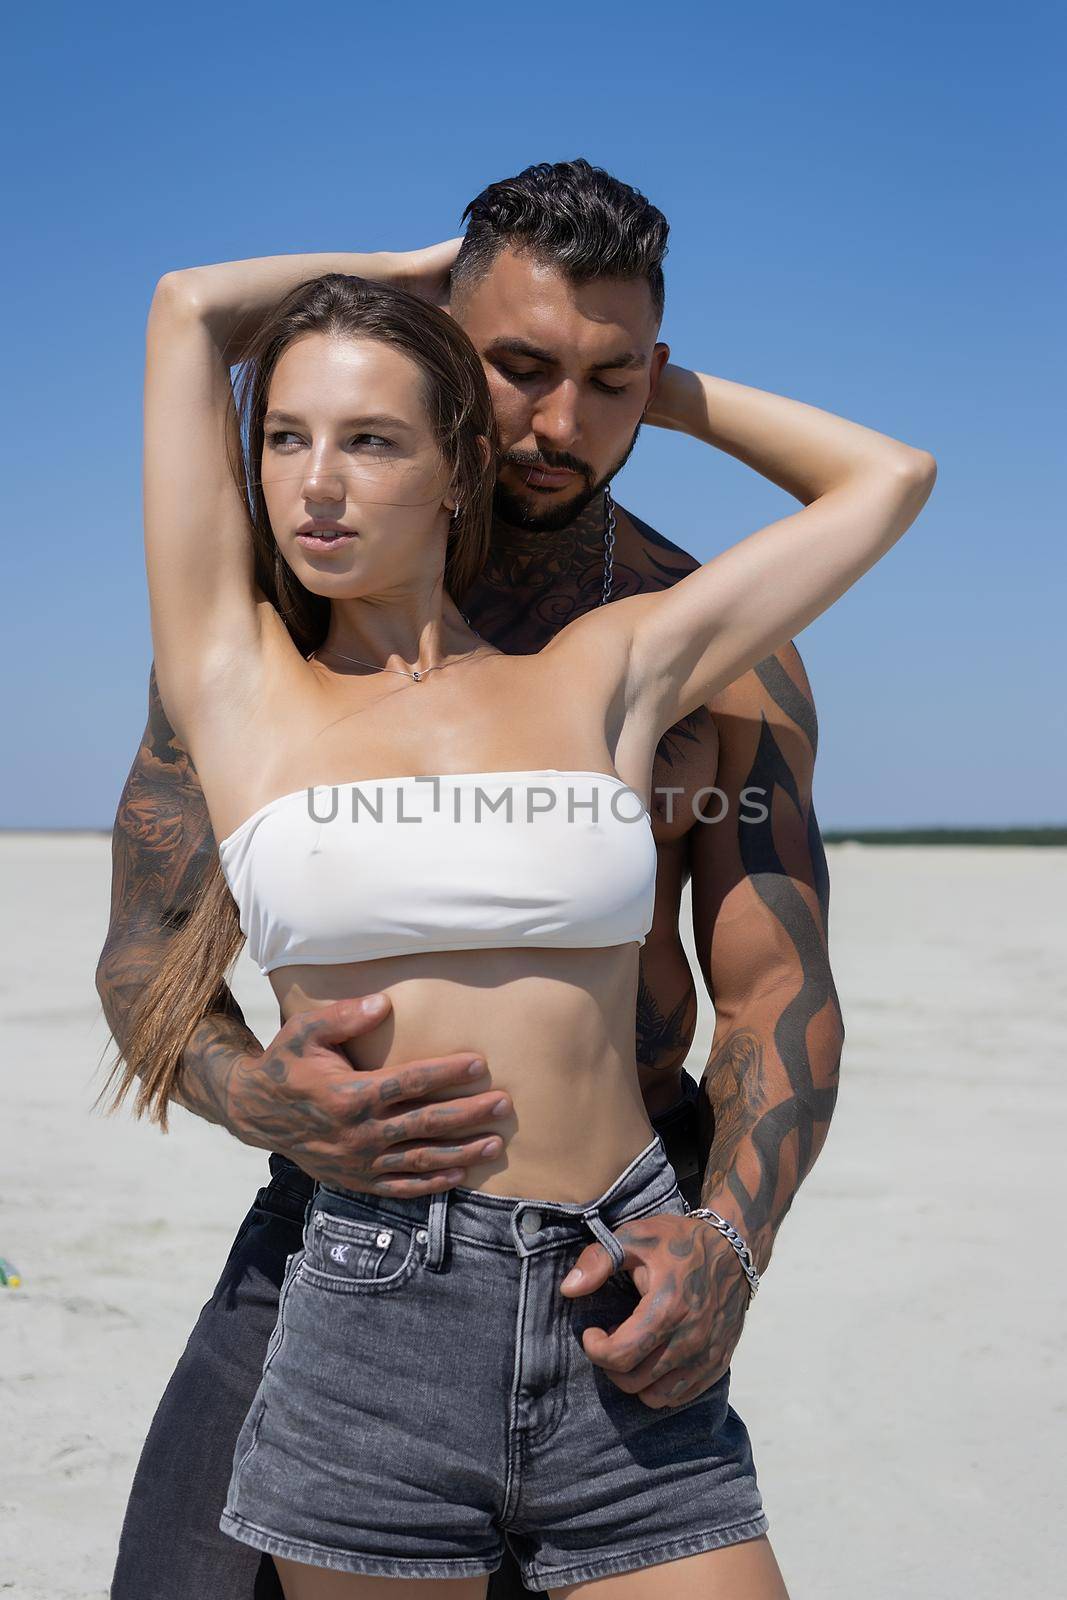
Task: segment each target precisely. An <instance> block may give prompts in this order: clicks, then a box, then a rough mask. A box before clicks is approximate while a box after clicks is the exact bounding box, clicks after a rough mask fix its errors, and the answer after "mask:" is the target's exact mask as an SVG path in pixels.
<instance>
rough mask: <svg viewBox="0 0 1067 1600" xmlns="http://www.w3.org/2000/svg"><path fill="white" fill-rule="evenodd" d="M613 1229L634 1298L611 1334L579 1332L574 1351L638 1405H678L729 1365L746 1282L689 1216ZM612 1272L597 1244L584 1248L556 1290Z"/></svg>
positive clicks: (586, 1288) (600, 1281) (585, 1288)
mask: <svg viewBox="0 0 1067 1600" xmlns="http://www.w3.org/2000/svg"><path fill="white" fill-rule="evenodd" d="M613 1232H614V1234H615V1237H616V1239H617V1240H618V1241H619V1243H620V1244H621V1245H622V1246H623V1249H624V1250H625V1252H626V1254H625V1257H624V1260H623V1268H624V1269H625V1270H626V1271H627V1272H629V1273H630V1275H631V1277H632V1278H633V1281H634V1285H635V1287H636V1288H637V1290H638V1292H639V1294H640V1295H641V1300H640V1302H639V1304H638V1305H637V1306H636V1307H635V1308H634V1311H633V1313H632V1314H631V1315H630V1316H629V1317H627V1319H626V1321H625V1322H622V1323H620V1324H619V1326H618V1327H617V1328H616V1329H614V1331H610V1332H609V1331H606V1330H605V1329H603V1328H586V1330H585V1332H584V1333H583V1335H582V1345H583V1348H584V1350H585V1353H586V1355H587V1356H588V1357H589V1359H590V1361H592V1362H593V1363H594V1365H595V1366H598V1367H602V1368H603V1369H604V1371H605V1372H606V1373H607V1374H608V1376H609V1377H610V1378H611V1380H612V1382H613V1383H615V1384H617V1385H618V1387H619V1388H620V1389H623V1390H625V1391H626V1393H627V1394H634V1395H637V1396H638V1398H639V1399H641V1400H643V1401H644V1402H645V1404H646V1405H649V1406H652V1407H659V1406H677V1405H682V1404H684V1402H685V1401H687V1400H693V1399H695V1398H696V1396H697V1395H698V1394H701V1393H703V1391H704V1390H705V1389H710V1387H711V1385H712V1384H713V1383H717V1382H718V1380H719V1379H720V1378H721V1377H722V1376H723V1374H724V1373H725V1372H726V1370H727V1368H728V1367H729V1365H730V1360H731V1357H732V1356H733V1353H734V1349H735V1347H736V1345H737V1342H738V1340H739V1339H740V1337H741V1329H742V1326H743V1324H744V1319H745V1312H746V1310H747V1309H748V1299H749V1294H748V1279H747V1278H746V1277H745V1274H744V1272H743V1271H742V1270H741V1264H740V1262H739V1261H738V1259H737V1256H736V1255H735V1254H734V1252H733V1250H732V1249H731V1247H730V1245H728V1244H727V1242H726V1240H725V1239H724V1238H723V1237H722V1235H721V1234H720V1233H718V1232H717V1231H716V1230H715V1229H714V1228H709V1227H708V1225H707V1223H706V1222H702V1221H700V1219H699V1218H691V1217H679V1216H673V1215H666V1214H664V1213H659V1214H657V1215H655V1216H651V1217H643V1218H641V1220H640V1221H635V1222H624V1223H622V1224H621V1225H620V1226H619V1227H618V1228H616V1229H614V1230H613ZM614 1270H615V1268H614V1264H613V1262H612V1259H611V1257H610V1255H609V1254H608V1252H607V1251H606V1250H605V1249H604V1246H603V1245H602V1244H596V1243H594V1244H590V1245H589V1246H588V1247H587V1248H586V1249H585V1250H583V1251H582V1253H581V1255H580V1256H579V1257H578V1260H577V1261H576V1262H575V1264H574V1267H573V1269H572V1270H571V1272H569V1273H568V1274H567V1276H566V1277H565V1278H564V1280H563V1282H562V1284H561V1285H560V1288H561V1291H562V1292H563V1293H564V1294H566V1295H568V1296H570V1297H572V1298H574V1297H577V1296H579V1295H584V1294H591V1293H592V1292H593V1291H594V1290H596V1289H600V1288H602V1287H603V1285H604V1284H605V1283H607V1281H608V1279H609V1278H610V1277H611V1275H612V1273H613V1272H614Z"/></svg>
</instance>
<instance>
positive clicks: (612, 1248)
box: [582, 1206, 626, 1272]
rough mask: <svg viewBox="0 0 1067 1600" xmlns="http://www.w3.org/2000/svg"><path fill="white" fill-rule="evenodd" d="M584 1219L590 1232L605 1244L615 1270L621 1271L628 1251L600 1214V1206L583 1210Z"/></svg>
mask: <svg viewBox="0 0 1067 1600" xmlns="http://www.w3.org/2000/svg"><path fill="white" fill-rule="evenodd" d="M582 1221H583V1222H584V1223H585V1224H586V1225H587V1227H588V1228H589V1230H590V1232H591V1233H592V1234H593V1235H594V1237H595V1238H596V1239H597V1240H599V1242H600V1243H601V1244H602V1245H603V1246H604V1249H605V1250H606V1251H607V1252H608V1255H609V1256H610V1257H611V1259H612V1261H613V1262H614V1264H615V1271H616V1272H621V1271H622V1264H623V1262H624V1261H625V1259H626V1252H625V1250H624V1249H623V1247H622V1245H621V1244H620V1243H619V1241H618V1239H616V1237H615V1235H614V1234H613V1233H611V1232H609V1230H608V1227H607V1225H606V1224H605V1222H604V1220H603V1218H602V1217H601V1215H600V1210H599V1207H597V1206H591V1207H590V1209H589V1210H588V1211H583V1212H582Z"/></svg>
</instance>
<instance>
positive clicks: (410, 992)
mask: <svg viewBox="0 0 1067 1600" xmlns="http://www.w3.org/2000/svg"><path fill="white" fill-rule="evenodd" d="M638 960H639V946H638V945H637V944H635V943H630V944H625V945H615V946H612V947H610V948H605V949H599V950H597V949H593V950H590V949H508V950H460V951H448V952H440V953H435V952H430V953H428V954H426V955H416V956H412V955H403V956H386V957H383V958H382V959H380V960H377V961H363V962H354V963H346V964H342V965H338V966H328V967H324V966H293V967H280V968H277V969H276V970H275V971H274V972H272V973H271V974H270V982H271V984H272V986H273V988H274V991H275V993H276V995H277V996H278V1001H279V1004H280V1006H281V1009H282V1015H283V1017H284V1018H285V1019H286V1020H287V1019H288V1018H289V1017H290V1016H293V1015H295V1014H296V1013H297V1012H301V1011H308V1010H314V1008H315V1007H316V1006H317V1005H324V1004H326V1003H328V1002H330V1001H333V1000H340V999H347V998H359V997H360V996H361V995H365V994H375V993H379V992H381V993H384V994H387V995H388V996H389V999H390V1002H391V1006H390V1009H389V1011H388V1012H387V1013H386V1016H385V1020H384V1021H383V1022H382V1024H381V1026H380V1027H378V1028H375V1029H374V1030H373V1031H372V1032H370V1033H367V1034H363V1035H361V1036H360V1037H359V1038H358V1039H354V1040H352V1041H351V1043H350V1044H348V1045H347V1046H346V1047H345V1048H346V1053H347V1054H348V1056H349V1059H350V1060H351V1061H352V1064H353V1066H355V1067H357V1068H363V1069H371V1068H377V1067H384V1066H399V1065H401V1064H403V1063H407V1062H411V1061H418V1060H420V1059H424V1058H431V1057H437V1056H443V1055H452V1054H453V1053H455V1052H458V1051H468V1050H469V1051H471V1052H472V1053H477V1054H478V1055H479V1056H480V1057H482V1058H483V1059H484V1060H485V1062H486V1065H487V1067H488V1086H489V1087H491V1088H494V1089H503V1090H506V1091H507V1093H508V1094H509V1095H510V1096H511V1099H512V1104H513V1106H514V1113H513V1115H511V1116H509V1117H505V1118H503V1119H500V1120H490V1121H487V1122H486V1123H485V1125H484V1130H483V1129H478V1130H474V1131H475V1132H481V1131H484V1132H485V1133H497V1134H499V1135H500V1136H501V1137H502V1138H503V1140H504V1150H503V1153H502V1155H500V1156H499V1157H497V1159H496V1160H494V1161H484V1162H480V1163H478V1164H477V1165H475V1166H471V1167H469V1168H468V1169H467V1175H466V1177H465V1178H464V1180H463V1185H462V1186H463V1187H465V1188H470V1189H478V1190H481V1191H483V1192H484V1193H487V1194H501V1195H518V1196H521V1197H522V1198H531V1199H533V1198H537V1199H542V1200H556V1201H560V1202H565V1203H571V1204H584V1203H587V1202H589V1201H592V1200H595V1199H597V1197H598V1196H599V1195H601V1194H603V1192H604V1190H605V1189H607V1188H608V1187H609V1185H610V1184H611V1183H612V1182H613V1181H614V1180H615V1178H616V1177H618V1175H619V1173H620V1172H622V1171H623V1170H624V1168H625V1167H627V1166H628V1165H629V1163H630V1162H631V1161H632V1160H633V1158H634V1156H636V1155H638V1154H639V1153H640V1151H641V1150H643V1149H644V1147H645V1146H646V1145H647V1144H648V1142H649V1140H650V1139H651V1138H652V1126H651V1124H650V1122H649V1120H648V1116H647V1113H646V1111H645V1106H644V1101H643V1099H642V1096H641V1090H640V1087H639V1084H638V1076H637V1065H636V1060H635V1055H634V1044H635V1033H636V1006H637V977H638ZM485 1089H486V1082H485V1080H482V1081H480V1082H479V1083H477V1084H476V1085H474V1086H473V1087H472V1088H471V1089H470V1090H469V1091H464V1090H463V1089H456V1090H455V1091H450V1095H454V1096H455V1097H458V1096H460V1095H462V1094H464V1093H465V1092H468V1093H470V1094H481V1093H484V1092H485ZM464 1137H466V1135H465V1136H464Z"/></svg>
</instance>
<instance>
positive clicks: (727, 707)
mask: <svg viewBox="0 0 1067 1600" xmlns="http://www.w3.org/2000/svg"><path fill="white" fill-rule="evenodd" d="M619 509H620V511H623V512H624V513H625V516H626V518H627V520H628V521H629V522H630V523H632V525H633V529H634V533H635V535H636V537H637V541H638V552H635V554H639V555H640V558H641V559H640V563H639V566H638V570H637V576H638V578H639V579H640V584H639V592H646V591H651V590H655V589H665V588H669V587H670V585H671V584H673V583H678V582H680V580H681V579H682V578H684V577H686V576H687V575H688V574H689V573H690V572H694V571H695V570H696V569H697V567H699V566H702V565H703V563H702V562H701V561H700V559H699V558H698V557H697V556H695V555H693V553H692V552H691V551H689V550H685V549H683V547H682V546H681V545H679V544H675V543H674V541H673V540H671V539H668V538H667V537H666V536H665V535H664V534H662V533H660V531H659V529H658V528H653V527H652V525H651V523H648V522H646V521H645V520H644V518H643V517H639V516H636V515H635V514H634V512H632V511H629V510H627V509H626V507H624V506H620V507H619ZM706 709H707V710H708V711H710V712H711V714H712V716H713V717H715V719H716V721H718V722H719V731H720V736H721V735H722V733H723V730H724V729H726V730H727V731H729V732H732V733H734V734H735V735H736V734H737V733H738V732H739V731H740V730H741V729H742V728H743V727H744V725H745V724H746V723H747V724H753V723H754V724H757V725H763V724H766V723H772V724H780V723H782V722H787V723H792V724H794V725H795V726H797V727H798V728H800V729H801V730H802V731H803V733H804V734H805V736H806V737H807V738H808V740H809V742H810V744H811V747H812V750H813V752H814V748H815V745H816V743H817V739H818V730H817V722H816V716H815V700H814V696H813V694H812V690H811V684H810V682H809V681H808V675H807V672H806V671H805V668H804V663H803V661H802V659H801V656H800V651H799V650H798V649H797V647H796V645H795V644H794V642H793V640H792V639H787V640H786V642H785V643H784V644H782V645H779V647H778V649H777V650H775V651H774V652H773V653H772V654H771V655H769V656H766V657H765V658H764V659H763V660H762V661H760V662H757V664H756V665H755V666H754V667H750V668H749V670H748V671H747V672H743V673H742V674H741V676H740V677H739V678H735V679H734V681H733V683H731V684H728V685H727V686H726V688H725V689H721V690H720V691H719V692H718V694H716V695H715V696H714V697H713V698H712V699H711V700H710V701H709V702H708V705H707V708H706Z"/></svg>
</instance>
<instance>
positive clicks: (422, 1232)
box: [415, 1228, 430, 1244]
mask: <svg viewBox="0 0 1067 1600" xmlns="http://www.w3.org/2000/svg"><path fill="white" fill-rule="evenodd" d="M429 1237H430V1235H429V1234H428V1233H427V1231H426V1229H425V1228H420V1229H419V1230H418V1232H417V1233H416V1235H415V1238H416V1239H417V1240H418V1242H419V1244H425V1243H426V1241H427V1239H428V1238H429Z"/></svg>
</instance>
